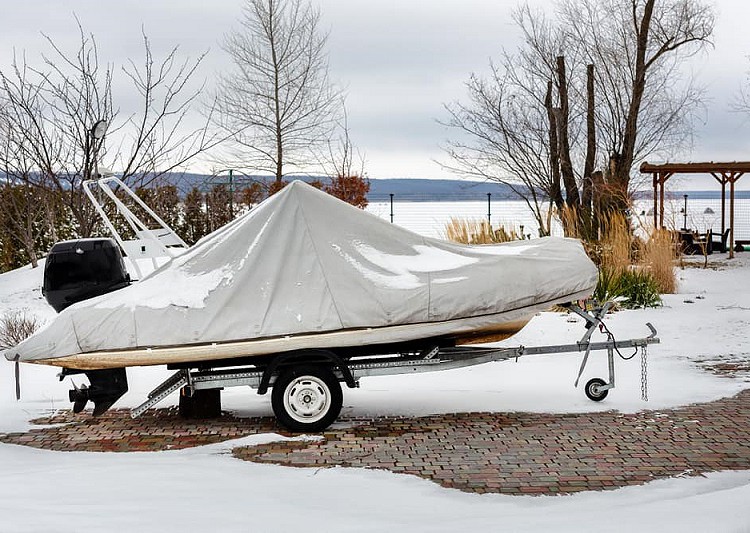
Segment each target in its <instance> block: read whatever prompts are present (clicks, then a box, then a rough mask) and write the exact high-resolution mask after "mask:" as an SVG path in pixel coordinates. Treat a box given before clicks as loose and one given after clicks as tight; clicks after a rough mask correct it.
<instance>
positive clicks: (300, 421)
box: [271, 366, 343, 432]
mask: <svg viewBox="0 0 750 533" xmlns="http://www.w3.org/2000/svg"><path fill="white" fill-rule="evenodd" d="M342 404H343V394H342V393H341V384H340V383H339V380H338V379H337V378H336V376H334V375H333V372H331V370H330V369H328V368H326V367H323V366H299V367H292V368H290V369H289V370H286V371H285V372H283V373H282V374H281V375H280V376H279V378H278V379H277V380H276V382H275V383H274V384H273V390H272V391H271V406H272V407H273V412H274V414H275V415H276V419H277V420H278V421H279V423H280V424H281V425H282V426H284V427H286V428H287V429H290V430H291V431H296V432H308V431H321V430H323V429H325V428H327V427H328V426H330V425H331V424H332V423H333V422H334V420H336V418H337V417H338V416H339V413H340V412H341V406H342Z"/></svg>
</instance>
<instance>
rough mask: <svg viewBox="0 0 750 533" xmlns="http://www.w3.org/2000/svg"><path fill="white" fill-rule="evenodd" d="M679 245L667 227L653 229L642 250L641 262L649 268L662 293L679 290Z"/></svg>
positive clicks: (645, 267)
mask: <svg viewBox="0 0 750 533" xmlns="http://www.w3.org/2000/svg"><path fill="white" fill-rule="evenodd" d="M677 257H678V253H677V247H676V246H675V244H674V241H673V239H672V233H671V232H670V231H668V230H666V229H653V230H651V234H650V236H649V238H648V240H647V241H646V242H645V243H644V244H643V247H642V250H641V257H640V264H641V266H642V268H644V269H647V270H648V272H649V273H650V274H651V277H652V278H653V279H654V281H655V282H656V285H657V287H658V288H659V292H660V293H662V294H674V293H675V292H676V291H677V276H676V275H675V261H676V260H677Z"/></svg>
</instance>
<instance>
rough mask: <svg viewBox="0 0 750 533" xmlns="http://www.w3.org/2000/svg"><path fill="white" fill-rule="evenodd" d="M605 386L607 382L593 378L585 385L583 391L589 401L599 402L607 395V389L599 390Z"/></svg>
mask: <svg viewBox="0 0 750 533" xmlns="http://www.w3.org/2000/svg"><path fill="white" fill-rule="evenodd" d="M606 384H607V382H606V381H604V380H603V379H601V378H593V379H590V380H589V381H588V382H587V383H586V387H585V388H584V389H583V390H584V391H585V392H586V396H588V398H589V400H592V401H594V402H601V401H602V400H603V399H604V398H606V397H607V394H609V389H604V390H602V389H601V387H603V386H604V385H606Z"/></svg>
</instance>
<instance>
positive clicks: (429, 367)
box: [131, 302, 660, 429]
mask: <svg viewBox="0 0 750 533" xmlns="http://www.w3.org/2000/svg"><path fill="white" fill-rule="evenodd" d="M612 306H613V304H612V303H611V302H607V303H606V304H604V305H603V306H601V307H599V308H597V309H594V310H592V311H587V310H586V309H585V308H584V307H582V306H579V305H577V304H567V305H565V306H564V307H566V308H567V309H568V310H569V311H570V312H572V313H574V314H577V315H579V316H580V317H582V318H583V319H584V320H585V333H584V335H583V336H582V337H581V339H580V340H579V341H578V342H575V343H569V344H556V345H541V346H523V345H520V346H515V347H492V346H440V345H439V344H428V345H427V346H425V347H424V348H423V349H421V350H418V351H414V350H412V351H408V352H405V353H388V354H386V353H383V354H378V355H365V356H361V357H359V356H356V355H355V356H353V357H350V358H347V359H344V358H342V357H339V356H338V355H337V354H335V353H333V352H331V351H329V350H304V351H300V352H288V353H282V354H278V355H276V356H274V357H273V358H272V359H271V360H270V363H269V362H265V363H262V364H258V365H253V364H244V365H240V366H234V367H225V368H205V367H203V368H180V369H179V370H177V371H176V372H175V373H174V374H172V375H171V376H170V377H169V378H167V379H166V380H165V381H164V382H162V383H161V384H159V385H158V386H157V387H156V388H155V389H154V390H152V391H151V392H150V393H149V394H148V397H147V399H146V400H145V401H144V402H143V403H141V404H140V405H138V406H137V407H135V408H134V409H132V410H131V416H132V417H133V418H137V417H138V416H140V415H142V414H143V413H144V412H145V411H146V410H148V409H150V408H151V407H154V406H155V405H156V404H158V403H159V402H161V401H162V400H164V399H165V398H166V397H168V396H169V395H171V394H172V393H174V392H176V391H177V390H179V389H182V394H183V395H185V396H188V397H192V396H193V395H194V394H195V393H196V392H197V391H202V390H208V389H224V388H228V387H238V386H249V387H251V388H255V389H257V390H258V393H259V394H264V393H265V392H267V390H268V388H269V387H273V386H274V384H275V383H276V381H277V380H278V379H279V376H280V375H281V373H282V371H283V370H284V369H289V368H290V367H294V366H295V365H297V366H301V365H308V366H309V365H310V364H313V363H314V364H323V365H326V366H328V367H330V369H331V371H332V373H333V375H334V376H335V379H336V380H338V381H339V382H344V383H346V384H347V386H348V387H349V388H356V387H358V386H359V380H360V379H361V378H364V377H372V376H386V375H396V374H416V373H422V372H434V371H439V370H449V369H455V368H462V367H468V366H474V365H479V364H484V363H489V362H493V361H505V360H509V359H516V360H517V359H518V358H519V357H523V356H527V355H542V354H553V353H583V354H584V356H583V358H582V361H581V365H580V368H579V371H578V376H577V377H576V380H575V383H574V386H575V387H577V386H578V383H579V381H580V378H581V376H582V374H583V372H584V370H585V368H586V365H587V363H588V360H589V355H590V354H591V352H592V351H603V350H606V351H607V363H608V374H609V375H608V379H607V380H604V379H602V378H593V379H591V380H589V381H588V382H587V384H586V386H585V388H584V390H585V392H586V395H587V396H588V397H589V398H590V399H591V400H593V401H601V400H603V399H604V398H605V397H606V396H607V394H608V393H609V391H610V390H611V389H614V388H615V353H617V354H619V355H620V356H621V357H622V358H623V359H629V358H630V357H632V356H630V357H627V358H626V357H624V356H622V355H621V354H620V352H619V350H620V349H625V348H635V349H636V352H637V351H638V349H640V350H641V351H642V356H643V357H644V360H643V362H642V365H643V369H644V372H645V352H646V349H647V347H648V345H650V344H658V343H659V342H660V341H659V338H658V337H657V336H656V335H657V331H656V329H655V328H654V327H653V326H652V325H651V324H650V323H646V326H647V327H648V329H649V330H650V333H649V335H648V336H646V337H641V338H631V339H627V340H619V341H618V340H615V338H614V336H613V335H612V333H611V332H610V331H609V329H608V328H607V327H606V325H605V324H604V322H603V317H604V315H605V314H606V313H607V312H608V311H609V310H610V309H611V308H612ZM597 329H600V330H601V331H602V332H604V333H606V334H607V336H608V338H607V340H606V341H600V342H591V340H590V339H591V336H592V335H593V333H594V332H595V331H596V330H597ZM391 351H392V350H389V352H391ZM633 355H635V353H634V354H633ZM219 363H221V364H227V363H226V361H221V362H219V361H217V364H219ZM204 364H205V363H204ZM642 379H643V382H642V389H643V387H645V375H643V374H642ZM339 387H340V385H339ZM339 393H340V390H339ZM644 394H645V392H644ZM644 399H645V397H644ZM339 409H340V406H339ZM274 411H275V412H276V409H274ZM336 414H338V413H336ZM276 415H277V418H278V417H279V413H278V412H276ZM292 429H299V428H292Z"/></svg>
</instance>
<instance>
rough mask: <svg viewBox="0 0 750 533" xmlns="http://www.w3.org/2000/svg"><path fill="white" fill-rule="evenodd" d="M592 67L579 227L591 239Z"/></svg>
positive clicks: (588, 68)
mask: <svg viewBox="0 0 750 533" xmlns="http://www.w3.org/2000/svg"><path fill="white" fill-rule="evenodd" d="M594 104H595V101H594V65H587V66H586V160H585V162H584V165H583V191H582V193H581V204H582V210H581V220H580V222H581V226H582V228H583V232H584V235H585V237H586V238H589V239H590V238H592V228H593V227H594V226H593V224H592V219H591V213H592V205H591V203H592V199H593V192H594V191H593V190H594V184H593V181H592V180H593V177H592V174H593V173H594V162H595V161H596V124H595V123H594Z"/></svg>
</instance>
